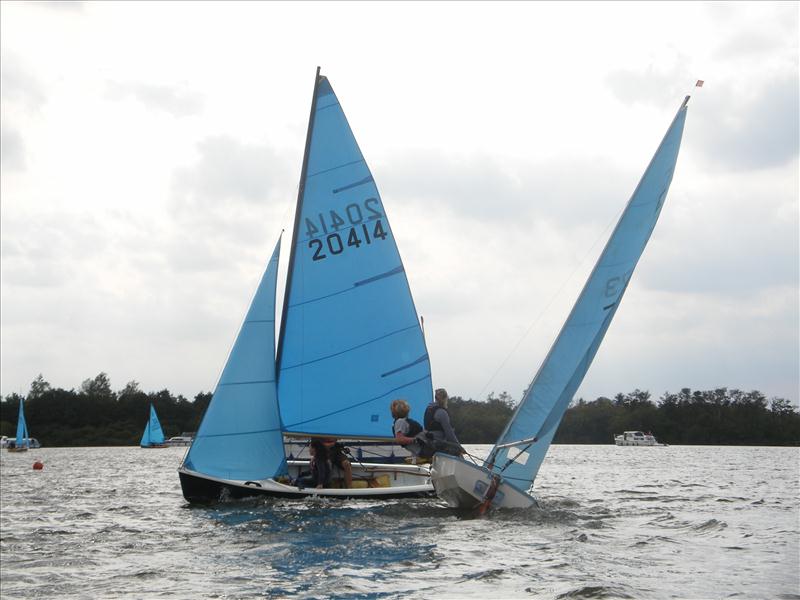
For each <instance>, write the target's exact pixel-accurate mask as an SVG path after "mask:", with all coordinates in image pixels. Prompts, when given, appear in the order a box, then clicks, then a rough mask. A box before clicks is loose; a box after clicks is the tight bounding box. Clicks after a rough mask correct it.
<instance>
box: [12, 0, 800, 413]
mask: <svg viewBox="0 0 800 600" xmlns="http://www.w3.org/2000/svg"><path fill="white" fill-rule="evenodd" d="M799 6H800V5H798V3H773V2H758V3H749V2H739V3H730V4H729V3H702V2H694V3H602V2H597V3H579V2H570V3H545V2H537V3H522V2H511V3H502V2H495V3H481V2H465V3H461V2H445V3H435V2H431V3H392V2H380V3H369V4H368V3H360V2H359V3H336V2H326V3H314V2H302V3H278V2H275V3H255V2H246V3H225V4H221V3H219V4H218V3H213V2H204V3H191V2H179V3H154V2H149V3H138V2H136V3H124V2H114V3H101V2H98V3H51V2H40V3H15V2H3V3H0V74H1V75H2V83H1V85H0V93H1V94H2V103H1V106H2V113H1V115H0V116H1V119H0V120H1V121H2V123H1V124H2V138H1V140H0V150H1V152H0V157H1V158H2V165H1V166H2V171H1V172H0V175H1V177H0V242H1V246H0V284H1V285H0V393H2V394H3V395H7V394H11V393H21V394H25V393H27V391H28V390H29V388H30V384H31V381H32V380H33V379H34V378H35V377H36V376H37V375H39V374H42V376H43V377H44V378H45V379H46V380H47V381H48V382H50V384H51V385H53V386H54V387H62V388H65V389H71V388H76V389H77V388H78V387H79V386H80V385H81V382H82V381H84V380H85V379H89V378H94V377H95V376H96V375H97V374H99V373H100V372H105V373H107V374H108V376H109V377H110V379H111V383H112V387H113V388H114V389H117V390H121V389H122V388H123V387H124V386H125V384H126V383H128V382H129V381H132V380H135V381H137V382H138V383H139V385H140V387H141V388H142V389H143V390H145V391H158V390H161V389H164V388H166V389H169V390H170V391H171V392H173V393H175V394H183V395H184V396H186V397H188V398H193V397H194V396H195V395H196V394H197V393H199V392H203V391H212V390H213V389H214V386H215V384H216V381H217V379H218V377H219V374H220V372H221V370H222V367H223V365H224V362H225V360H226V357H227V354H228V352H229V350H230V347H231V345H232V343H233V341H234V339H235V336H236V334H237V332H238V328H239V325H240V324H241V321H242V319H243V317H244V314H245V312H246V310H247V307H248V305H249V302H250V299H251V297H252V294H253V293H254V291H255V287H256V285H257V283H258V281H259V278H260V276H261V274H262V272H263V269H264V266H265V264H266V262H267V260H268V259H269V256H270V254H271V251H272V248H273V246H274V244H275V242H276V240H277V239H278V236H279V234H280V232H281V230H282V229H286V230H287V232H289V231H291V224H292V217H293V211H294V204H295V202H296V194H297V183H298V180H299V176H300V169H301V164H302V158H303V147H304V143H305V135H306V127H307V120H308V113H309V107H310V103H311V92H312V89H313V83H314V73H315V70H316V67H317V65H319V66H321V67H322V73H323V74H324V75H326V76H327V77H328V78H329V80H330V82H331V84H332V86H333V88H334V90H335V91H336V93H337V96H338V97H339V100H340V102H341V104H342V107H343V109H344V111H345V113H346V114H347V117H348V120H349V122H350V125H351V127H352V129H353V132H354V134H355V136H356V139H357V140H358V142H359V145H360V147H361V150H362V152H363V153H364V156H365V158H366V160H367V163H368V164H369V166H370V168H371V170H372V173H373V175H374V177H375V180H376V183H377V185H378V189H379V190H380V193H381V197H382V199H383V203H384V207H385V209H386V211H387V215H388V217H389V219H390V221H391V226H392V229H393V232H394V234H395V238H396V240H397V242H398V246H399V249H400V253H401V256H402V258H403V262H404V265H405V268H406V272H407V275H408V278H409V282H410V285H411V290H412V293H413V295H414V300H415V303H416V307H417V310H418V312H419V313H420V314H421V315H423V316H424V318H425V331H426V340H427V345H428V350H429V354H430V357H431V365H432V373H433V385H434V387H446V388H447V389H448V391H449V392H450V394H451V395H455V396H462V397H464V398H474V399H483V398H485V397H486V396H487V395H488V394H489V393H492V392H493V393H496V394H498V393H500V392H503V391H506V392H508V393H509V394H510V395H511V396H512V398H514V399H517V400H518V399H519V398H520V396H521V393H522V391H523V390H524V389H525V388H526V387H527V385H528V384H529V383H530V381H531V379H532V378H533V376H534V375H535V373H536V371H537V369H538V367H539V364H540V363H541V361H542V360H543V358H544V356H545V355H546V353H547V350H548V349H549V347H550V345H551V344H552V342H553V340H554V339H555V336H556V335H557V333H558V331H559V329H560V327H561V324H562V323H563V321H564V319H565V318H566V316H567V314H568V313H569V310H570V308H571V306H572V304H573V303H574V301H575V299H576V298H577V295H578V294H579V292H580V289H581V288H582V286H583V283H584V281H585V279H586V277H587V276H588V273H589V272H590V271H591V268H592V266H593V264H594V261H595V260H596V258H597V257H598V255H599V253H600V252H601V250H602V248H603V245H604V244H605V241H606V239H607V237H608V235H609V234H610V232H611V229H612V228H613V225H614V223H615V221H616V218H617V217H618V216H619V214H620V212H621V211H622V209H623V208H624V205H625V203H626V202H627V200H628V199H629V197H630V195H631V193H632V192H633V190H634V188H635V186H636V183H637V182H638V180H639V178H640V177H641V175H642V173H643V172H644V169H645V168H646V166H647V164H648V162H649V161H650V158H651V157H652V155H653V152H654V151H655V149H656V148H657V146H658V144H659V142H660V141H661V138H662V136H663V135H664V133H665V131H666V129H667V127H668V126H669V124H670V122H671V120H672V118H673V117H674V115H675V113H676V111H677V110H678V107H679V106H680V104H681V102H682V100H683V98H684V96H685V95H686V94H691V95H692V99H691V100H690V102H689V112H688V118H687V122H686V129H685V132H684V139H683V145H682V148H681V153H680V156H679V158H678V165H677V168H676V171H675V176H674V179H673V182H672V186H671V188H670V192H669V195H668V197H667V200H666V203H665V205H664V209H663V212H662V215H661V218H660V221H659V224H658V226H657V227H656V230H655V232H654V234H653V237H652V238H651V240H650V243H649V245H648V247H647V248H646V250H645V252H644V255H643V257H642V259H641V261H640V262H639V265H638V267H637V270H636V272H635V273H634V276H633V279H632V281H631V284H630V285H629V287H628V290H627V293H626V295H625V298H624V300H623V302H622V304H621V306H620V309H619V311H618V312H617V315H616V318H615V321H614V323H613V324H612V325H611V327H610V329H609V331H608V334H607V336H606V338H605V341H604V342H603V345H602V346H601V348H600V351H599V352H598V354H597V356H596V358H595V360H594V363H593V365H592V367H591V368H590V369H589V372H588V374H587V376H586V378H585V380H584V382H583V385H582V386H581V388H580V389H579V390H578V393H577V396H578V397H582V398H585V399H587V400H593V399H595V398H597V397H599V396H608V397H611V396H613V395H615V394H617V393H620V392H630V391H633V390H634V389H637V388H638V389H642V390H648V391H650V393H651V394H652V396H653V398H654V399H656V398H658V397H660V396H661V395H663V394H664V393H665V392H667V391H669V392H673V393H674V392H677V391H679V390H680V389H681V388H684V387H689V388H691V389H695V390H709V389H715V388H719V387H727V388H729V389H734V388H735V389H741V390H745V391H750V390H760V391H761V392H763V393H764V394H766V395H767V397H781V398H787V399H789V400H791V401H792V402H794V403H795V404H796V403H797V402H798V399H800V392H799V391H798V388H799V387H800V366H798V365H800V349H799V348H800V343H799V338H800V333H799V332H800V318H799V314H800V283H799V280H798V278H799V274H800V258H799V256H800V242H799V241H798V237H799V235H800V233H799V231H800V225H799V217H798V204H799V202H798V185H799V181H798V180H799V177H798V172H799V168H798V147H799V146H800V143H799V142H798V136H799V135H800V134H799V133H798V132H799V131H800V126H799V125H798V115H799V114H800V105H799V101H798V89H799V87H800V78H799V69H800V67H799V65H798V60H799V58H798V57H799V53H798V31H799V20H798V14H799V13H800V9H799V8H798V7H799ZM697 79H702V80H704V82H705V84H704V86H703V87H702V88H696V87H695V82H696V80H697ZM287 237H288V236H287ZM284 243H286V240H284ZM286 255H288V252H284V256H286Z"/></svg>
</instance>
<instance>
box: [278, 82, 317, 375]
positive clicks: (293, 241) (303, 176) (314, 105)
mask: <svg viewBox="0 0 800 600" xmlns="http://www.w3.org/2000/svg"><path fill="white" fill-rule="evenodd" d="M319 70H320V67H317V74H316V75H315V76H314V93H313V95H312V96H311V113H310V114H309V116H308V130H307V131H306V147H305V150H304V151H303V167H302V169H301V170H300V185H299V186H298V187H297V205H296V206H295V209H294V227H293V228H292V238H291V242H290V243H291V247H290V249H289V266H288V269H289V270H288V271H287V273H286V286H285V287H284V290H283V307H282V308H281V330H280V332H279V333H278V350H277V353H276V356H275V380H276V381H277V380H278V379H279V378H280V376H281V355H282V354H283V333H284V331H285V330H286V313H287V312H288V310H289V291H290V290H291V289H292V271H293V270H294V269H293V267H294V259H295V254H296V252H295V248H296V246H297V233H298V231H299V229H300V213H301V212H302V210H301V209H302V206H303V196H304V195H305V191H306V189H305V188H306V175H307V174H308V151H309V148H310V147H311V135H312V133H313V132H314V114H315V112H316V110H317V87H318V86H319V79H320V77H319Z"/></svg>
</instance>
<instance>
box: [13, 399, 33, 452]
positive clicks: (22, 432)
mask: <svg viewBox="0 0 800 600" xmlns="http://www.w3.org/2000/svg"><path fill="white" fill-rule="evenodd" d="M28 438H29V436H28V424H27V423H26V422H25V401H24V400H23V399H22V398H20V400H19V415H18V416H17V441H16V448H18V449H22V448H27V447H28V445H29V444H30V440H29V439H28Z"/></svg>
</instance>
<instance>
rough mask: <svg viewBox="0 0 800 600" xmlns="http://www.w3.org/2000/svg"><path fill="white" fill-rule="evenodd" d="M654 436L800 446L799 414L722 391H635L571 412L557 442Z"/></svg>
mask: <svg viewBox="0 0 800 600" xmlns="http://www.w3.org/2000/svg"><path fill="white" fill-rule="evenodd" d="M631 430H639V431H645V432H647V431H650V432H652V433H653V435H655V436H656V438H657V439H658V441H660V442H663V443H667V444H710V445H715V444H716V445H734V446H737V445H741V446H797V445H800V414H798V412H797V409H795V408H794V406H792V404H791V402H789V401H788V400H786V399H784V398H772V399H771V400H767V398H766V397H765V396H764V394H762V393H761V392H758V391H752V392H743V391H741V390H729V389H727V388H719V389H715V390H708V391H692V390H690V389H689V388H684V389H682V390H681V391H680V392H678V393H677V394H672V393H669V392H667V393H665V394H664V395H663V396H661V397H660V398H659V399H658V402H657V403H653V402H652V401H651V398H650V393H649V392H646V391H641V390H634V391H633V392H631V393H630V394H617V395H616V396H615V397H614V399H613V400H611V399H609V398H598V399H597V400H594V401H593V402H584V401H583V400H578V401H577V402H576V403H573V405H572V407H570V409H569V410H567V412H566V414H565V415H564V419H563V420H562V421H561V426H560V427H559V429H558V433H556V436H555V438H554V440H553V441H554V442H556V443H563V444H605V443H609V442H611V441H613V435H614V434H619V433H622V432H623V431H631Z"/></svg>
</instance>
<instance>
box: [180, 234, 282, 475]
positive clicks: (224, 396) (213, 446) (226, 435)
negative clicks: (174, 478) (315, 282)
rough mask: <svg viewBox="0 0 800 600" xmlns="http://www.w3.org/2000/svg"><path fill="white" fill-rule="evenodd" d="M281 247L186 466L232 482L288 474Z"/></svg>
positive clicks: (201, 426)
mask: <svg viewBox="0 0 800 600" xmlns="http://www.w3.org/2000/svg"><path fill="white" fill-rule="evenodd" d="M279 253H280V241H278V244H277V245H276V246H275V251H274V252H273V253H272V258H271V259H270V261H269V264H268V265H267V269H266V271H265V272H264V276H263V277H262V278H261V282H260V284H259V286H258V289H257V290H256V293H255V296H254V297H253V301H252V303H251V304H250V309H249V310H248V312H247V316H246V317H245V320H244V323H243V324H242V327H241V330H240V331H239V335H238V337H237V338H236V342H235V343H234V345H233V349H232V350H231V353H230V356H228V361H227V363H226V364H225V368H224V370H223V371H222V376H221V377H220V379H219V383H217V388H216V390H215V391H214V395H213V396H212V399H211V403H210V404H209V406H208V409H206V413H205V415H204V416H203V422H202V423H201V424H200V428H199V429H198V431H197V435H196V436H195V439H194V442H193V443H192V447H191V449H190V450H189V454H188V455H187V457H186V460H185V462H184V466H185V467H186V468H187V469H190V470H192V471H198V472H200V473H205V474H206V475H211V476H214V477H221V478H226V479H245V480H247V479H266V478H269V477H273V476H275V475H277V474H279V473H282V472H285V470H286V462H285V458H284V453H283V435H282V434H281V428H280V415H279V411H278V401H277V393H276V384H275V288H276V283H277V277H278V255H279Z"/></svg>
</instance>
